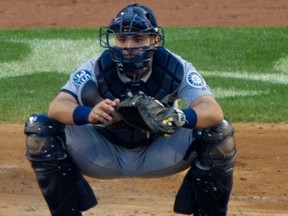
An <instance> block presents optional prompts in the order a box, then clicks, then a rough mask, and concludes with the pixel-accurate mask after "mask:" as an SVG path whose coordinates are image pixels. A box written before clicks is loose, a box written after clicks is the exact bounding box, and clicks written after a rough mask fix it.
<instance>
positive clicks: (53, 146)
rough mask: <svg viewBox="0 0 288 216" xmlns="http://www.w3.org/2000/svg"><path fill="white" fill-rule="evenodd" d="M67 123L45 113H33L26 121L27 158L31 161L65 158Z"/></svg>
mask: <svg viewBox="0 0 288 216" xmlns="http://www.w3.org/2000/svg"><path fill="white" fill-rule="evenodd" d="M64 128H65V125H64V124H62V123H60V122H58V121H56V120H54V119H51V118H49V117H48V116H47V115H44V114H32V115H31V116H30V117H29V118H28V120H27V121H26V123H25V128H24V133H25V135H26V158H27V159H28V160H30V161H46V160H52V159H56V160H57V159H59V160H61V159H64V158H66V156H67V155H66V153H65V132H64Z"/></svg>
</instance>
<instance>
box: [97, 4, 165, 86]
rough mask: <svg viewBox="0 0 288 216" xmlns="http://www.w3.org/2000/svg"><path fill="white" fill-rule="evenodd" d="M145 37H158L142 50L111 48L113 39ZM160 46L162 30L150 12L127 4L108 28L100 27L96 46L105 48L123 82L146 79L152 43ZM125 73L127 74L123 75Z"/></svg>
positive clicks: (149, 66) (136, 5)
mask: <svg viewBox="0 0 288 216" xmlns="http://www.w3.org/2000/svg"><path fill="white" fill-rule="evenodd" d="M145 34H146V35H152V36H153V35H155V36H158V37H157V38H158V40H157V41H154V42H153V43H150V46H143V47H132V48H131V47H124V48H123V47H121V48H120V47H117V46H116V45H115V38H114V36H119V37H124V38H125V37H129V36H130V37H137V36H139V35H145ZM163 43H164V31H163V29H162V28H161V27H159V26H158V24H157V21H156V18H155V16H154V14H153V12H152V10H151V9H149V8H148V7H146V6H143V5H138V4H130V5H128V6H127V7H125V8H124V9H122V10H121V11H120V12H119V13H118V14H117V15H116V17H115V18H114V19H113V20H112V21H111V23H110V24H109V26H108V27H102V28H100V45H101V46H102V47H105V48H108V49H109V51H110V53H111V57H112V60H113V61H114V62H115V63H116V66H117V69H118V74H119V77H120V79H121V80H122V81H123V82H139V81H140V80H145V79H147V78H148V77H147V76H149V74H151V73H150V72H151V65H152V57H153V54H154V52H155V49H156V44H157V47H159V46H163ZM136 50H137V51H136ZM135 51H136V52H135ZM123 52H126V53H127V52H128V53H129V57H127V54H126V55H125V56H124V55H123ZM143 72H144V73H143ZM128 73H129V75H127V74H128ZM131 74H132V76H131ZM127 77H129V78H127Z"/></svg>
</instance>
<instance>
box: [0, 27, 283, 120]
mask: <svg viewBox="0 0 288 216" xmlns="http://www.w3.org/2000/svg"><path fill="white" fill-rule="evenodd" d="M165 32H166V41H165V46H166V47H167V48H168V49H170V50H171V51H173V52H175V53H177V54H179V55H180V56H182V57H183V58H184V59H186V60H188V61H191V62H192V64H193V65H194V66H195V67H196V69H197V70H198V71H199V72H200V73H201V74H202V75H203V77H204V78H205V80H206V82H207V83H208V84H209V85H210V87H211V89H212V91H213V92H214V93H215V97H216V99H217V101H218V102H219V103H220V105H221V106H222V108H223V110H224V112H225V115H226V116H227V117H228V118H229V119H231V120H232V121H233V122H240V121H241V122H253V121H257V122H287V121H288V102H287V100H288V96H287V90H288V27H283V28H216V27H215V28H214V27H210V28H192V27H190V28H184V27H180V28H178V27H177V28H176V27H171V28H166V31H165ZM0 43H1V46H0V91H1V96H0V122H3V121H5V122H23V121H25V119H26V118H27V117H28V116H29V115H30V114H31V113H45V112H47V109H48V106H49V103H50V102H51V100H52V99H53V98H54V97H55V96H56V95H57V93H58V92H59V90H60V88H61V87H62V86H63V85H64V84H65V82H66V80H67V79H68V78H69V74H70V73H72V72H73V71H74V70H75V69H76V68H77V67H78V66H79V65H80V64H81V63H82V62H83V61H84V60H86V59H87V58H90V57H93V56H97V55H99V54H100V53H101V52H102V51H103V50H102V49H101V48H100V47H99V41H98V29H33V30H32V29H31V30H29V29H26V30H22V29H9V30H0ZM180 106H181V107H183V106H184V104H183V103H182V101H181V103H180Z"/></svg>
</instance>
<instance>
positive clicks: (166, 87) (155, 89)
mask: <svg viewBox="0 0 288 216" xmlns="http://www.w3.org/2000/svg"><path fill="white" fill-rule="evenodd" d="M98 66H99V69H100V74H99V75H98V77H97V83H98V88H99V92H100V94H101V96H102V97H103V98H109V99H114V98H121V95H124V94H125V92H126V91H127V90H129V91H131V92H132V93H135V92H139V91H142V92H144V93H145V94H147V95H149V96H152V97H154V98H156V99H158V100H163V99H164V98H165V97H167V96H171V95H172V94H173V93H175V92H176V91H177V89H178V88H179V86H180V84H181V82H182V79H183V75H184V69H183V65H182V64H181V63H180V62H179V60H178V59H177V58H175V57H174V56H173V55H172V54H170V53H169V52H168V51H167V50H166V49H164V48H158V49H157V50H156V52H155V54H154V57H153V65H152V74H151V76H150V78H149V79H148V80H147V82H145V83H144V82H139V83H136V84H125V83H123V82H122V81H121V80H120V78H119V77H118V74H117V68H116V67H115V63H114V62H113V61H112V60H111V57H110V53H109V51H106V52H104V53H103V54H102V56H101V57H100V58H99V60H98ZM173 100H174V101H175V100H176V98H170V100H169V102H174V101H173Z"/></svg>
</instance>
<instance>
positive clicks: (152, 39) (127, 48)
mask: <svg viewBox="0 0 288 216" xmlns="http://www.w3.org/2000/svg"><path fill="white" fill-rule="evenodd" d="M157 37H159V36H152V35H149V34H139V35H136V36H123V35H116V39H115V40H116V46H117V47H118V48H121V49H122V53H123V55H124V57H125V58H132V57H133V56H135V55H136V54H139V52H141V49H139V48H141V47H155V46H157V43H156V41H157V39H158V38H157Z"/></svg>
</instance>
